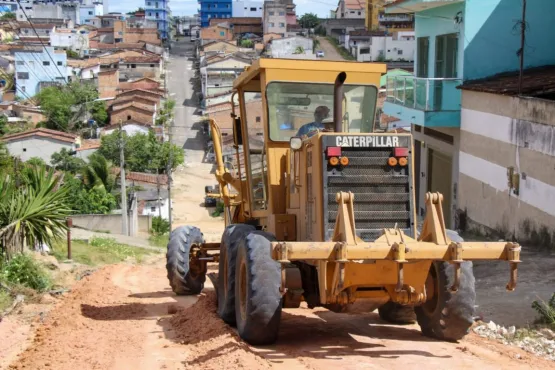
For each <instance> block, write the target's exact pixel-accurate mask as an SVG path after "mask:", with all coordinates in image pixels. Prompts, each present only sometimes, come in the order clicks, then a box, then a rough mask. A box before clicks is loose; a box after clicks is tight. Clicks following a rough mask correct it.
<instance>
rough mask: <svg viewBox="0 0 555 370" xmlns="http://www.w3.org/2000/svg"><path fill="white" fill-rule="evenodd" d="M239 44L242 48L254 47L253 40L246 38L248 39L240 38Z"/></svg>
mask: <svg viewBox="0 0 555 370" xmlns="http://www.w3.org/2000/svg"><path fill="white" fill-rule="evenodd" d="M240 46H241V47H242V48H251V49H252V48H253V47H254V41H252V40H248V39H245V40H241V44H240Z"/></svg>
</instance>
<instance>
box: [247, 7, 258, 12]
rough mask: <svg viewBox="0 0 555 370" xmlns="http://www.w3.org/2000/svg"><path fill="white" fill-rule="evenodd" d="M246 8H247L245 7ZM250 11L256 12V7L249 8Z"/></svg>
mask: <svg viewBox="0 0 555 370" xmlns="http://www.w3.org/2000/svg"><path fill="white" fill-rule="evenodd" d="M245 9H247V8H245ZM251 12H256V8H251Z"/></svg>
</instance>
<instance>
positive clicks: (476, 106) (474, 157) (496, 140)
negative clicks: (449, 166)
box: [459, 91, 555, 246]
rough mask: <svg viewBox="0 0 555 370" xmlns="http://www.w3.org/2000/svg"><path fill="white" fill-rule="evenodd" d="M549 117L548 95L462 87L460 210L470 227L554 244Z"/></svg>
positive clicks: (554, 125)
mask: <svg viewBox="0 0 555 370" xmlns="http://www.w3.org/2000/svg"><path fill="white" fill-rule="evenodd" d="M554 117H555V102H553V101H550V100H542V99H535V98H518V97H509V96H502V95H495V94H487V93H480V92H472V91H463V94H462V112H461V148H460V150H461V153H460V159H459V161H460V163H459V166H460V184H459V209H460V210H461V212H464V213H465V216H466V218H467V219H468V220H470V223H471V224H472V226H483V227H486V228H487V229H489V230H495V231H496V232H498V233H499V234H501V235H502V236H503V237H507V238H508V237H513V236H514V237H516V238H517V239H519V240H522V241H527V242H531V243H534V244H537V243H541V244H546V243H547V244H550V245H551V246H554V245H555V172H554V171H553V164H554V163H555V118H554ZM509 167H513V168H514V171H515V173H517V174H520V186H519V191H518V192H515V191H514V190H512V189H509V185H508V177H507V169H508V168H509ZM544 246H545V245H544Z"/></svg>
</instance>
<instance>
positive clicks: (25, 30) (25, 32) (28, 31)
mask: <svg viewBox="0 0 555 370" xmlns="http://www.w3.org/2000/svg"><path fill="white" fill-rule="evenodd" d="M18 24H19V35H18V38H19V40H20V41H21V42H33V41H34V42H36V43H38V44H40V41H42V42H43V43H44V44H45V45H46V44H48V43H49V42H50V32H52V30H53V29H54V27H56V24H53V23H35V22H33V25H32V26H31V24H30V23H29V22H18Z"/></svg>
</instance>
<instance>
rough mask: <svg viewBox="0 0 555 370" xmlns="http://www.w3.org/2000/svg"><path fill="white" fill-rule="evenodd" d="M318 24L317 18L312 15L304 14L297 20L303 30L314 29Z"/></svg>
mask: <svg viewBox="0 0 555 370" xmlns="http://www.w3.org/2000/svg"><path fill="white" fill-rule="evenodd" d="M319 23H320V20H319V19H318V16H317V15H316V14H314V13H305V14H303V15H302V16H301V18H299V24H300V25H301V27H303V28H314V27H316V26H317V25H318V24H319Z"/></svg>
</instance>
